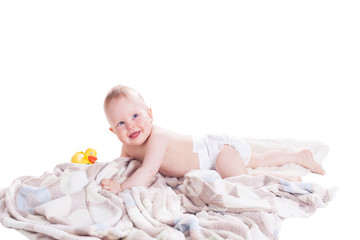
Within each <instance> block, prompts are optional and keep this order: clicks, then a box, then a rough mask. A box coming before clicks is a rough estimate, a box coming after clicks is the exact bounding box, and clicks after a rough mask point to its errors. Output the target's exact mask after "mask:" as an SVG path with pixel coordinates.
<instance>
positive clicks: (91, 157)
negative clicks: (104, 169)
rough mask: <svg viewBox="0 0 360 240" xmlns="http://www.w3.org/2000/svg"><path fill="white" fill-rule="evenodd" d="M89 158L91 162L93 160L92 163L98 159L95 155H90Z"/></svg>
mask: <svg viewBox="0 0 360 240" xmlns="http://www.w3.org/2000/svg"><path fill="white" fill-rule="evenodd" d="M88 160H89V162H91V163H95V161H96V160H97V157H95V156H88Z"/></svg>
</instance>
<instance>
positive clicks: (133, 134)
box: [129, 131, 140, 138]
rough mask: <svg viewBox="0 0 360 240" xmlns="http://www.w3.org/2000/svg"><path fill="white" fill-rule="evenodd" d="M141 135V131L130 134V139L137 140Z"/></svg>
mask: <svg viewBox="0 0 360 240" xmlns="http://www.w3.org/2000/svg"><path fill="white" fill-rule="evenodd" d="M139 135H140V131H137V132H134V133H132V134H130V136H129V137H130V138H137V137H138V136H139Z"/></svg>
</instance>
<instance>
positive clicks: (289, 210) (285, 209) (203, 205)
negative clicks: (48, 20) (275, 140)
mask: <svg viewBox="0 0 360 240" xmlns="http://www.w3.org/2000/svg"><path fill="white" fill-rule="evenodd" d="M280 145H281V144H280ZM253 146H255V147H256V146H257V147H258V149H259V150H258V151H261V149H264V150H266V149H267V147H266V146H267V142H266V141H265V142H264V143H261V144H257V145H256V144H253ZM273 146H274V145H272V147H273ZM322 146H323V145H322ZM261 147H262V148H261ZM268 147H269V146H268ZM295 147H299V146H295ZM300 147H303V145H301V146H300ZM287 149H289V146H288V147H287ZM316 149H320V148H316ZM312 150H313V149H312ZM319 152H320V151H319ZM314 155H316V153H315V154H314ZM139 166H140V162H138V161H136V160H133V159H129V158H118V159H116V160H114V161H112V162H109V163H96V164H93V165H81V164H72V163H65V164H60V165H58V166H56V167H55V169H54V171H53V172H52V173H49V172H47V173H44V174H43V175H42V176H40V177H20V178H18V179H17V180H15V181H14V182H13V184H12V185H11V186H10V187H8V188H6V189H3V190H2V191H1V192H0V221H1V223H2V224H3V225H4V226H6V227H9V228H14V229H16V230H18V231H20V232H21V233H23V234H24V235H26V236H27V237H28V238H29V239H34V240H40V239H42V240H45V239H49V240H50V239H62V240H64V239H68V240H85V239H86V240H95V239H97V240H98V239H104V240H110V239H119V238H121V239H122V238H124V239H278V237H279V230H280V225H281V222H282V220H283V219H285V218H289V217H308V216H310V215H311V214H312V213H313V212H314V211H315V210H316V208H318V207H325V206H326V205H327V203H328V202H329V201H330V200H331V199H332V198H333V196H334V193H335V189H325V188H322V187H320V186H317V185H315V184H312V183H305V182H300V183H291V182H288V181H285V180H282V179H279V178H275V177H270V176H257V177H253V176H238V177H232V178H228V179H221V177H220V176H219V175H218V173H217V172H216V171H212V170H201V171H200V170H197V171H191V172H189V173H188V174H186V175H185V177H183V178H180V179H179V178H170V177H165V176H163V175H161V174H157V176H156V177H155V178H154V181H153V183H152V185H151V186H150V187H149V188H144V187H134V188H132V189H131V190H127V191H124V192H122V193H119V194H118V195H116V194H112V193H110V192H108V191H105V190H103V189H101V187H100V186H99V183H100V181H101V180H102V179H104V178H112V179H114V180H116V181H119V182H123V181H124V180H126V179H127V178H128V177H129V176H131V174H132V173H133V172H134V171H135V170H136V169H137V168H138V167H139Z"/></svg>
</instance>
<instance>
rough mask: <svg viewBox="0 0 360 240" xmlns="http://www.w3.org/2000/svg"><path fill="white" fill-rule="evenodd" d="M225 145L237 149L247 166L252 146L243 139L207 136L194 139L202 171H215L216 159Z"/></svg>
mask: <svg viewBox="0 0 360 240" xmlns="http://www.w3.org/2000/svg"><path fill="white" fill-rule="evenodd" d="M224 144H228V145H230V146H232V147H233V148H235V149H236V150H237V151H238V152H239V154H240V157H241V158H242V160H243V161H244V164H245V166H246V165H247V164H248V163H249V161H250V152H251V150H250V145H249V144H248V143H247V142H245V141H244V140H242V139H238V138H234V137H229V136H226V135H213V134H210V135H206V136H205V137H200V138H199V137H193V152H194V153H197V154H198V155H199V161H200V169H215V162H216V158H217V156H218V154H219V152H220V151H221V148H222V146H223V145H224Z"/></svg>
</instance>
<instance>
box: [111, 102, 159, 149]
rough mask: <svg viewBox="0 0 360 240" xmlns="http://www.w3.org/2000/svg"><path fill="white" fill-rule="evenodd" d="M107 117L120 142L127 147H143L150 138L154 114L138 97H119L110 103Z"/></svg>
mask: <svg viewBox="0 0 360 240" xmlns="http://www.w3.org/2000/svg"><path fill="white" fill-rule="evenodd" d="M105 113H106V117H107V119H108V121H109V123H110V125H111V131H113V132H114V133H115V134H116V136H117V137H118V138H119V140H120V141H121V142H122V143H123V144H125V145H141V144H143V143H144V142H145V141H146V140H147V139H148V137H149V136H150V133H151V130H152V120H153V118H152V113H151V109H149V108H147V107H146V105H145V103H144V102H143V101H142V99H140V98H139V97H137V96H129V97H118V98H114V99H112V100H111V101H110V102H109V105H108V108H107V109H106V111H105Z"/></svg>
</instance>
